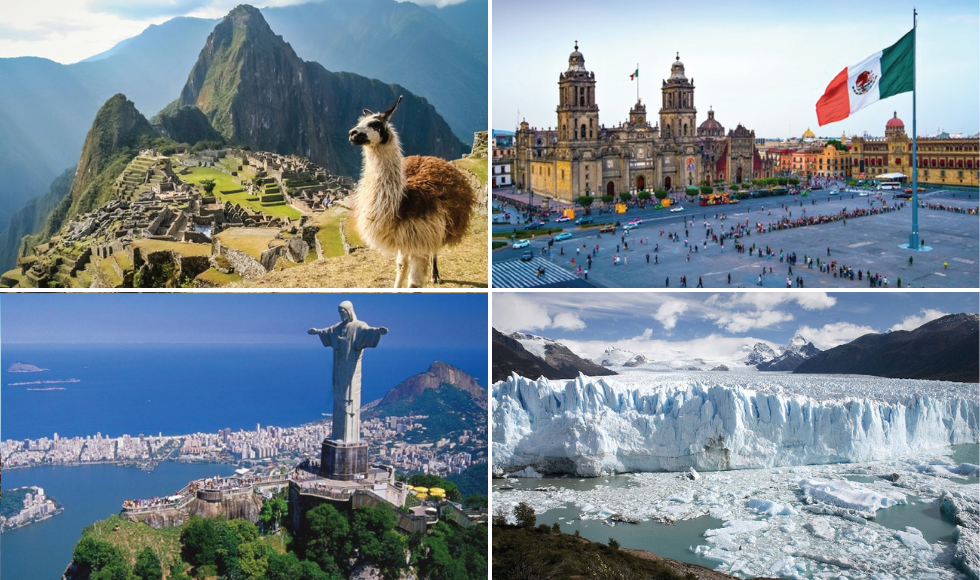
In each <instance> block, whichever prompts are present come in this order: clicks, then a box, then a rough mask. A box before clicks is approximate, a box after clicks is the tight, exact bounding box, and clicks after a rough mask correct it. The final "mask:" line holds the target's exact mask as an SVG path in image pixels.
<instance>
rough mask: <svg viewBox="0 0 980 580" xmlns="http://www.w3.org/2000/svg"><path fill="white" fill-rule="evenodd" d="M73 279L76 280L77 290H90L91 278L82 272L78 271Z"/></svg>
mask: <svg viewBox="0 0 980 580" xmlns="http://www.w3.org/2000/svg"><path fill="white" fill-rule="evenodd" d="M75 278H76V279H77V280H78V284H77V286H78V287H79V288H91V287H92V276H90V275H89V273H88V272H86V271H84V270H79V271H78V272H76V273H75Z"/></svg>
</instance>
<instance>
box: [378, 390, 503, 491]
mask: <svg viewBox="0 0 980 580" xmlns="http://www.w3.org/2000/svg"><path fill="white" fill-rule="evenodd" d="M382 414H383V415H388V416H399V417H405V416H408V415H427V417H426V418H425V419H419V420H417V422H418V423H421V424H422V429H412V430H411V431H406V432H405V434H404V441H405V442H406V443H421V442H424V441H436V440H438V439H442V438H443V437H446V436H447V435H449V434H451V433H454V432H456V431H458V430H461V429H475V428H476V426H477V425H479V424H480V422H481V421H483V422H485V421H486V411H485V410H483V409H481V408H480V407H479V406H478V405H477V404H476V402H475V401H474V400H473V396H472V395H470V394H469V393H468V392H466V391H464V390H463V389H460V388H458V387H455V386H453V385H450V384H446V383H443V384H442V385H440V386H439V388H437V389H425V390H423V391H422V392H421V393H420V394H419V395H417V396H415V397H408V398H404V399H401V400H399V401H395V402H393V403H387V404H385V405H383V406H378V407H375V408H373V409H371V410H370V411H367V412H366V413H365V414H364V416H365V418H372V417H376V416H383V415H382ZM484 469H485V468H484ZM483 489H486V486H484V488H483Z"/></svg>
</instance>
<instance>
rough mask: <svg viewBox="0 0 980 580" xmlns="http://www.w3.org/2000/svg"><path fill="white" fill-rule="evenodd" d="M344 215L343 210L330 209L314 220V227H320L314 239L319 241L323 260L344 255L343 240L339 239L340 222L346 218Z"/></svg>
mask: <svg viewBox="0 0 980 580" xmlns="http://www.w3.org/2000/svg"><path fill="white" fill-rule="evenodd" d="M346 214H347V212H345V211H344V210H341V209H338V208H331V209H329V210H327V211H326V212H324V213H322V214H320V216H319V217H317V218H316V225H318V226H320V230H319V231H317V233H316V239H317V240H319V241H320V247H321V248H322V249H323V257H324V258H338V257H340V256H343V255H344V240H343V238H341V237H340V222H341V220H343V219H344V217H346ZM348 229H353V228H348Z"/></svg>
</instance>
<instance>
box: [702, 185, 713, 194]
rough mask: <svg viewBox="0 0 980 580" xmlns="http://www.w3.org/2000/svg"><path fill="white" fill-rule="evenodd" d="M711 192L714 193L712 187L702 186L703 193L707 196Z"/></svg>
mask: <svg viewBox="0 0 980 580" xmlns="http://www.w3.org/2000/svg"><path fill="white" fill-rule="evenodd" d="M711 192H712V189H711V186H710V185H702V186H701V193H703V194H705V195H707V194H709V193H711Z"/></svg>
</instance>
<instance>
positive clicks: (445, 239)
mask: <svg viewBox="0 0 980 580" xmlns="http://www.w3.org/2000/svg"><path fill="white" fill-rule="evenodd" d="M401 100H402V98H401V97H398V100H397V101H395V104H394V105H392V106H391V107H389V108H388V109H387V110H385V111H384V112H383V113H372V112H371V111H369V110H368V109H364V115H363V116H362V117H361V118H360V119H358V121H357V125H356V126H355V127H354V128H353V129H351V130H350V142H351V143H353V144H354V145H360V146H363V148H364V149H363V152H364V166H363V169H362V172H361V180H360V181H359V182H358V183H357V190H356V197H355V202H354V205H355V207H354V212H353V218H352V219H353V221H354V224H355V227H357V230H358V231H359V232H360V234H361V237H362V238H363V239H364V242H365V243H366V244H367V246H368V247H369V248H372V249H374V250H378V251H380V252H382V253H384V254H387V255H392V254H394V256H395V288H402V287H404V286H405V285H407V286H408V287H409V288H421V287H423V286H425V283H426V281H427V279H428V265H429V259H430V258H431V260H432V280H433V282H435V283H436V284H440V283H441V282H442V280H441V279H440V278H439V267H438V265H437V263H436V256H437V254H438V253H439V250H441V249H442V247H443V246H446V245H455V244H458V243H459V242H460V241H461V240H462V239H463V236H464V235H465V234H466V229H467V227H469V223H470V213H471V212H472V209H473V204H474V203H475V202H476V196H475V195H474V193H473V188H472V187H470V184H469V182H468V181H467V179H466V177H464V176H463V174H462V172H461V171H460V170H459V169H457V168H456V167H455V166H454V165H453V164H451V163H449V162H447V161H444V160H442V159H439V158H438V157H423V156H420V155H412V156H411V157H408V158H404V157H403V156H402V148H401V143H400V142H399V140H398V133H396V132H395V128H394V127H392V126H391V124H390V120H391V115H392V114H393V113H394V112H395V109H396V108H397V107H398V103H400V102H401Z"/></svg>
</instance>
